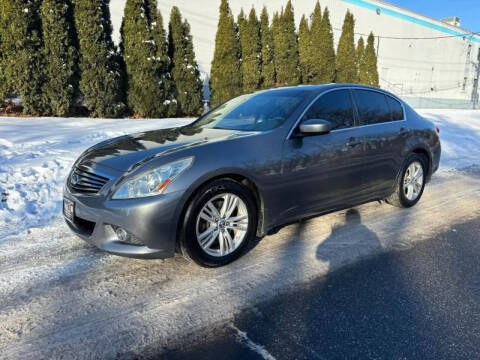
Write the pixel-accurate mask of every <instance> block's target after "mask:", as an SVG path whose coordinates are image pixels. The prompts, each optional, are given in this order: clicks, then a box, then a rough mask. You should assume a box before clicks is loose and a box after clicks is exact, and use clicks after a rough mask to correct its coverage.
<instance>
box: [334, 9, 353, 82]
mask: <svg viewBox="0 0 480 360" xmlns="http://www.w3.org/2000/svg"><path fill="white" fill-rule="evenodd" d="M354 28H355V19H354V18H353V15H352V13H350V11H348V10H347V13H346V15H345V20H344V22H343V27H342V35H341V36H340V40H339V42H338V50H337V59H336V71H337V74H336V82H337V83H356V82H357V81H358V65H357V57H356V49H355V39H354Z"/></svg>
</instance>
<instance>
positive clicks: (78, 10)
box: [73, 0, 125, 117]
mask: <svg viewBox="0 0 480 360" xmlns="http://www.w3.org/2000/svg"><path fill="white" fill-rule="evenodd" d="M108 2H109V0H74V2H73V4H74V18H75V26H76V30H77V35H78V41H79V49H80V61H79V66H80V73H81V79H80V91H81V94H82V97H83V103H84V104H85V106H86V107H87V109H88V110H89V111H90V116H92V117H116V116H119V115H121V114H122V113H123V112H124V110H125V102H124V94H123V91H122V73H121V70H122V69H121V66H120V60H119V54H118V52H117V49H116V47H115V45H114V44H113V41H112V37H111V35H112V24H111V21H110V11H109V9H108Z"/></svg>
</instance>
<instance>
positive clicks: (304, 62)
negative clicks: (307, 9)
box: [298, 15, 312, 84]
mask: <svg viewBox="0 0 480 360" xmlns="http://www.w3.org/2000/svg"><path fill="white" fill-rule="evenodd" d="M298 57H299V62H300V70H301V72H302V82H303V83H304V84H307V83H309V82H310V79H311V77H312V42H311V36H310V26H309V25H308V20H307V18H306V17H305V15H303V16H302V19H301V20H300V26H299V28H298Z"/></svg>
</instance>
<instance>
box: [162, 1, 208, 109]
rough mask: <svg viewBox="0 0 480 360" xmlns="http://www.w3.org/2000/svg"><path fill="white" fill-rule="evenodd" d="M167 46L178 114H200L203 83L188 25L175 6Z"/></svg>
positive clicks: (171, 15)
mask: <svg viewBox="0 0 480 360" xmlns="http://www.w3.org/2000/svg"><path fill="white" fill-rule="evenodd" d="M168 48H169V57H170V58H171V59H172V76H173V80H174V82H175V87H176V89H177V101H178V102H179V110H180V114H181V115H200V114H201V113H202V109H203V105H202V87H203V84H202V80H201V79H200V72H199V70H198V65H197V62H196V60H195V52H194V50H193V41H192V35H191V34H190V25H189V23H188V22H187V21H186V20H185V21H184V22H182V15H181V14H180V10H179V9H178V8H177V7H176V6H174V7H173V8H172V11H171V13H170V24H169V43H168Z"/></svg>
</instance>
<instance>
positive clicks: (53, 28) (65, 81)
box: [41, 0, 79, 116]
mask: <svg viewBox="0 0 480 360" xmlns="http://www.w3.org/2000/svg"><path fill="white" fill-rule="evenodd" d="M41 18H42V29H43V42H44V49H43V53H44V61H45V68H44V71H45V82H44V84H43V88H42V91H43V96H44V99H45V113H47V114H49V115H54V116H67V115H69V114H70V112H71V110H72V107H73V105H74V102H75V97H76V96H77V95H78V80H79V79H78V68H77V61H78V51H77V49H76V47H75V46H76V40H75V38H76V34H75V32H74V24H73V6H72V4H71V2H70V1H68V0H43V3H42V7H41Z"/></svg>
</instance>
